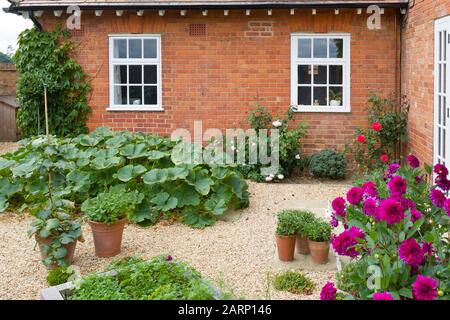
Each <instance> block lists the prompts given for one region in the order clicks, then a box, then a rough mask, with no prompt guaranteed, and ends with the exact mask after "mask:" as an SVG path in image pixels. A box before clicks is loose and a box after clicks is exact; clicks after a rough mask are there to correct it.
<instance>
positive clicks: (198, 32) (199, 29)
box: [189, 23, 206, 36]
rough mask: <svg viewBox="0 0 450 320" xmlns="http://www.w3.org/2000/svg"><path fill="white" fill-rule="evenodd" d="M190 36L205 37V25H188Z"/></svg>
mask: <svg viewBox="0 0 450 320" xmlns="http://www.w3.org/2000/svg"><path fill="white" fill-rule="evenodd" d="M189 35H190V36H206V24H204V23H193V24H190V25H189Z"/></svg>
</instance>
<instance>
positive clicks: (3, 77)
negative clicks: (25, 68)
mask: <svg viewBox="0 0 450 320" xmlns="http://www.w3.org/2000/svg"><path fill="white" fill-rule="evenodd" d="M16 82H17V72H16V68H15V67H14V65H13V64H10V63H0V96H14V95H15V94H16Z"/></svg>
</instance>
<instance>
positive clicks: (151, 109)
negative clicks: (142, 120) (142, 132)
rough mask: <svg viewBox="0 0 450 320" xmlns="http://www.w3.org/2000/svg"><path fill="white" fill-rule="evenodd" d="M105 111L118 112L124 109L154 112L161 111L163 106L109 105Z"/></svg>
mask: <svg viewBox="0 0 450 320" xmlns="http://www.w3.org/2000/svg"><path fill="white" fill-rule="evenodd" d="M106 111H113V112H115V111H119V112H124V111H133V112H134V111H156V112H161V111H164V109H163V108H161V107H134V106H130V107H109V108H106Z"/></svg>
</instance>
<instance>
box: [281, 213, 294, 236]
mask: <svg viewBox="0 0 450 320" xmlns="http://www.w3.org/2000/svg"><path fill="white" fill-rule="evenodd" d="M298 220H299V215H298V214H297V212H296V211H293V210H284V211H281V212H279V213H278V215H277V228H276V234H277V235H280V236H293V235H295V234H297V229H298Z"/></svg>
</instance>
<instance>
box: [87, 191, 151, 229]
mask: <svg viewBox="0 0 450 320" xmlns="http://www.w3.org/2000/svg"><path fill="white" fill-rule="evenodd" d="M143 199H144V195H143V194H141V193H139V192H138V191H136V190H135V191H131V192H129V191H128V192H127V190H126V189H125V187H124V186H123V185H117V186H114V187H112V188H111V189H110V190H109V191H108V192H102V193H99V194H98V195H97V196H96V197H95V198H90V199H87V200H86V201H85V202H83V204H82V205H81V211H82V212H83V213H85V214H86V216H87V218H88V219H89V220H91V221H95V222H103V223H107V224H111V223H114V222H116V221H119V220H120V219H123V218H127V217H128V215H129V214H131V213H132V212H134V210H135V209H136V206H137V205H138V204H140V203H141V202H142V200H143Z"/></svg>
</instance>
